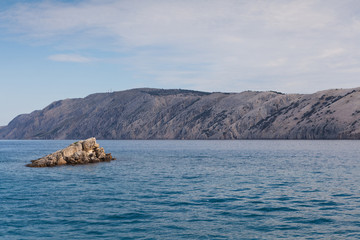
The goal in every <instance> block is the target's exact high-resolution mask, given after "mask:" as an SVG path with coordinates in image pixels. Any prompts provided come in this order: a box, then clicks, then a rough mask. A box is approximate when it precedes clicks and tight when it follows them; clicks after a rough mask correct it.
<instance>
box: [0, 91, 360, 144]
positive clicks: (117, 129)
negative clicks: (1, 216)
mask: <svg viewBox="0 0 360 240" xmlns="http://www.w3.org/2000/svg"><path fill="white" fill-rule="evenodd" d="M88 137H96V138H97V139H359V138H360V88H354V89H333V90H325V91H320V92H316V93H313V94H283V93H279V92H273V91H270V92H259V91H246V92H241V93H220V92H214V93H210V92H199V91H191V90H180V89H171V90H164V89H150V88H141V89H132V90H127V91H120V92H111V93H96V94H92V95H89V96H87V97H85V98H76V99H65V100H60V101H56V102H53V103H51V104H50V105H48V106H47V107H46V108H44V109H43V110H37V111H34V112H32V113H30V114H23V115H19V116H17V117H16V118H14V119H13V120H12V121H11V122H10V123H9V124H8V126H4V127H1V128H0V138H2V139H85V138H88Z"/></svg>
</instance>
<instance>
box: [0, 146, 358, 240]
mask: <svg viewBox="0 0 360 240" xmlns="http://www.w3.org/2000/svg"><path fill="white" fill-rule="evenodd" d="M72 142H73V141H0V239H281V238H283V239H360V141H98V142H99V143H100V145H102V146H103V147H104V148H105V150H106V151H107V152H111V153H112V155H113V156H115V157H117V160H116V161H113V162H110V163H100V164H92V165H83V166H63V167H54V168H27V167H25V166H24V165H25V164H26V163H29V161H30V160H32V159H36V158H39V157H41V156H43V155H46V154H48V153H51V152H53V151H55V150H58V149H61V148H64V147H66V146H67V145H69V144H70V143H72Z"/></svg>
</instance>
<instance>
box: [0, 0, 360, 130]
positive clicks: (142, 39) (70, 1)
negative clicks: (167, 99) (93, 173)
mask: <svg viewBox="0 0 360 240" xmlns="http://www.w3.org/2000/svg"><path fill="white" fill-rule="evenodd" d="M359 73H360V1H358V0H341V1H339V0H196V1H193V0H62V1H61V0H0V91H1V94H0V102H1V105H0V106H1V115H0V126H3V125H7V124H8V123H9V121H11V120H12V119H13V118H14V117H16V116H17V115H19V114H22V113H30V112H32V111H34V110H37V109H42V108H44V107H45V106H47V105H48V104H50V103H51V102H53V101H56V100H60V99H66V98H79V97H85V96H87V95H89V94H91V93H97V92H109V91H121V90H126V89H131V88H140V87H152V88H164V89H169V88H181V89H193V90H200V91H210V92H218V91H224V92H241V91H246V90H256V91H268V90H274V91H280V92H284V93H312V92H316V91H319V90H324V89H330V88H353V87H360V79H359Z"/></svg>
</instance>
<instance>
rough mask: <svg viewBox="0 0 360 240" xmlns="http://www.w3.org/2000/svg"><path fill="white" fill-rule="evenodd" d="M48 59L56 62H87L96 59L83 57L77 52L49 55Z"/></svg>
mask: <svg viewBox="0 0 360 240" xmlns="http://www.w3.org/2000/svg"><path fill="white" fill-rule="evenodd" d="M48 59H50V60H52V61H56V62H75V63H87V62H92V61H95V59H93V58H88V57H83V56H81V55H76V54H55V55H51V56H49V57H48Z"/></svg>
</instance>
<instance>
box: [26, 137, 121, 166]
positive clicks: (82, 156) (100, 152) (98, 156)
mask: <svg viewBox="0 0 360 240" xmlns="http://www.w3.org/2000/svg"><path fill="white" fill-rule="evenodd" d="M111 160H115V158H113V157H112V156H111V153H105V150H104V148H102V147H100V145H99V144H98V143H96V139H95V138H89V139H86V140H82V141H78V142H74V143H72V144H71V145H69V146H68V147H66V148H64V149H62V150H58V151H56V152H54V153H51V154H49V155H47V156H45V157H42V158H39V159H37V160H32V161H31V163H30V164H27V165H26V166H27V167H54V166H59V165H77V164H88V163H97V162H108V161H111Z"/></svg>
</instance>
